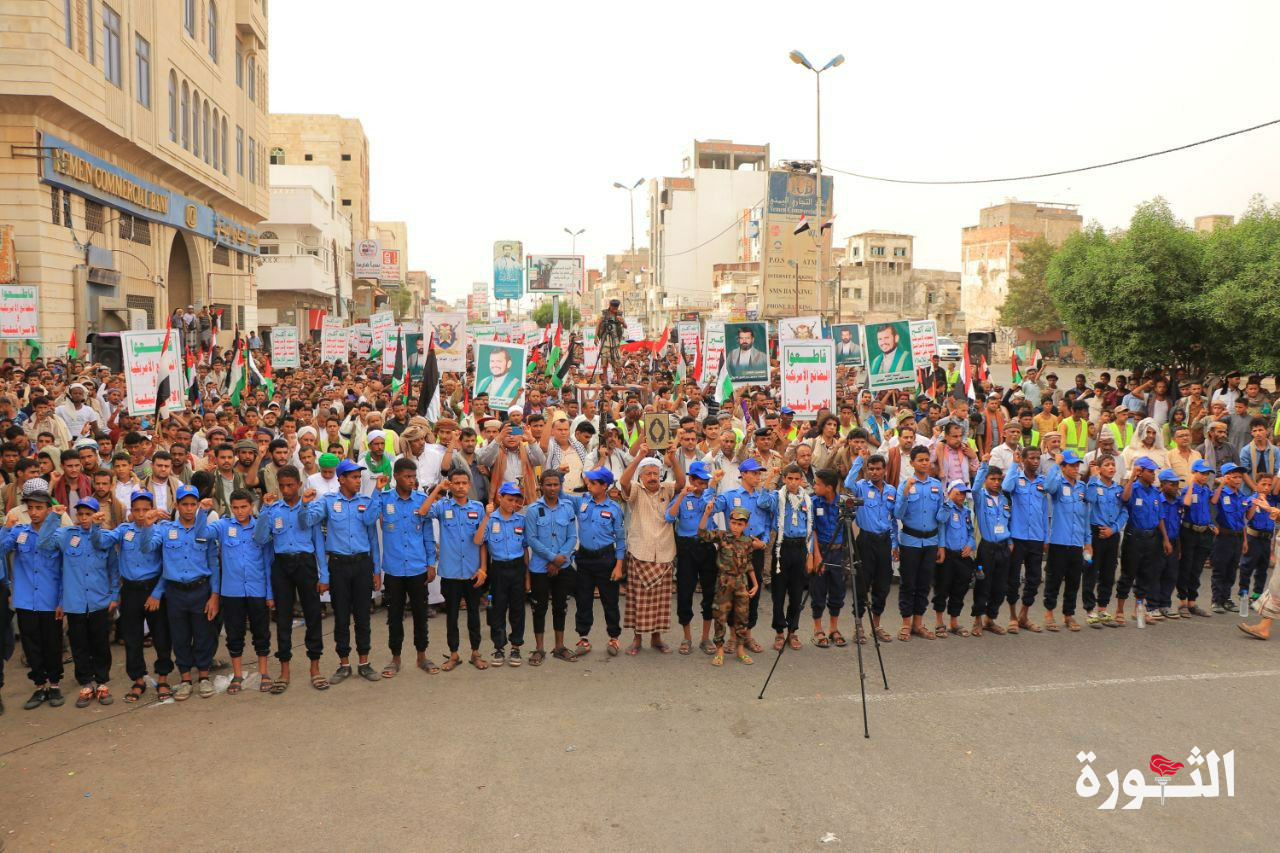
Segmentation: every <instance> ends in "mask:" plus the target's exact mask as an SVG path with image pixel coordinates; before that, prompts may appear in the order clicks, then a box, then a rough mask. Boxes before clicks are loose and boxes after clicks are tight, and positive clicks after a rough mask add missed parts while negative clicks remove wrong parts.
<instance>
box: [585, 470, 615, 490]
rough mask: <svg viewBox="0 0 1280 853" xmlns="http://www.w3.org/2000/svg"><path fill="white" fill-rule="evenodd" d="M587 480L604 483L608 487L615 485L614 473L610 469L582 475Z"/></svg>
mask: <svg viewBox="0 0 1280 853" xmlns="http://www.w3.org/2000/svg"><path fill="white" fill-rule="evenodd" d="M582 477H583V479H585V480H595V481H596V482H597V483H604V484H605V485H606V486H612V485H613V472H612V471H610V470H609V469H608V468H597V469H595V470H594V471H588V472H586V473H585V474H583V475H582Z"/></svg>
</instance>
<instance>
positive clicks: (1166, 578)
mask: <svg viewBox="0 0 1280 853" xmlns="http://www.w3.org/2000/svg"><path fill="white" fill-rule="evenodd" d="M1169 544H1171V545H1173V550H1172V551H1171V552H1169V553H1168V554H1166V553H1164V546H1163V544H1162V545H1161V548H1160V558H1159V560H1157V564H1156V565H1157V571H1156V581H1155V589H1154V590H1152V592H1151V598H1152V599H1153V600H1155V602H1156V605H1155V606H1156V607H1161V608H1166V607H1172V606H1173V588H1174V586H1175V585H1176V584H1177V582H1178V563H1179V561H1180V554H1179V549H1180V548H1181V547H1182V543H1181V542H1179V541H1178V540H1177V539H1170V540H1169Z"/></svg>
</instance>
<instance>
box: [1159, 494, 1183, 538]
mask: <svg viewBox="0 0 1280 853" xmlns="http://www.w3.org/2000/svg"><path fill="white" fill-rule="evenodd" d="M1160 524H1161V526H1162V527H1164V535H1165V536H1168V537H1169V541H1170V542H1177V541H1178V531H1179V530H1181V529H1182V504H1181V503H1179V501H1178V499H1177V498H1170V497H1166V496H1165V495H1164V494H1163V493H1161V495H1160Z"/></svg>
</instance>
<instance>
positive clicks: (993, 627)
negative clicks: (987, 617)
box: [987, 621, 1009, 637]
mask: <svg viewBox="0 0 1280 853" xmlns="http://www.w3.org/2000/svg"><path fill="white" fill-rule="evenodd" d="M987 630H988V631H990V632H991V633H993V634H995V635H996V636H997V637H999V636H1001V635H1003V634H1007V633H1009V631H1008V629H1006V628H1005V627H1004V626H1003V625H1001V624H1000V623H999V622H995V621H992V623H991V624H990V625H988V626H987Z"/></svg>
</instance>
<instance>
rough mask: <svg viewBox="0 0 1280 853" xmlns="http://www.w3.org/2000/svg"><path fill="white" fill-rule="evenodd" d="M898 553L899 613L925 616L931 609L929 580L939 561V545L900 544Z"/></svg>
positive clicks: (903, 616) (904, 617) (900, 614)
mask: <svg viewBox="0 0 1280 853" xmlns="http://www.w3.org/2000/svg"><path fill="white" fill-rule="evenodd" d="M898 553H899V555H900V556H901V559H900V560H899V561H898V581H899V586H898V615H899V616H901V617H902V618H903V619H906V618H908V617H911V616H923V615H924V612H925V611H926V610H928V609H929V582H930V579H931V578H932V577H933V567H934V566H936V565H937V563H938V546H937V545H925V546H924V547H921V548H917V547H915V546H914V545H900V546H899V547H898Z"/></svg>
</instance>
